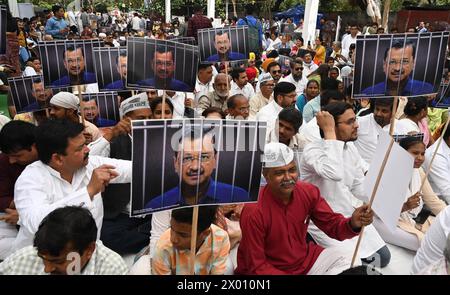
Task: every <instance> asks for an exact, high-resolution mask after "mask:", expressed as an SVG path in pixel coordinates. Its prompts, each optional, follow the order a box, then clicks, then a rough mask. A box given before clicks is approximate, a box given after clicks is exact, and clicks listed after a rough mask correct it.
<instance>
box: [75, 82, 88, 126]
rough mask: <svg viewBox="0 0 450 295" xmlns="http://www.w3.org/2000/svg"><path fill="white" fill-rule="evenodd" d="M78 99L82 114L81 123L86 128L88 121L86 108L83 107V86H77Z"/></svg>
mask: <svg viewBox="0 0 450 295" xmlns="http://www.w3.org/2000/svg"><path fill="white" fill-rule="evenodd" d="M77 92H78V98H79V99H80V112H81V123H82V124H83V126H86V124H85V123H86V121H85V118H84V107H83V94H82V93H81V92H82V91H81V86H80V85H77Z"/></svg>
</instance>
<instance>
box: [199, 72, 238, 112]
mask: <svg viewBox="0 0 450 295" xmlns="http://www.w3.org/2000/svg"><path fill="white" fill-rule="evenodd" d="M213 88H214V91H213V92H209V93H208V94H205V95H201V96H200V98H199V99H198V103H197V108H198V110H199V112H200V113H201V112H203V111H204V110H206V109H207V108H209V107H216V108H220V109H221V110H222V111H225V110H226V109H227V104H226V101H227V98H228V96H229V94H230V93H229V92H230V79H229V77H228V76H227V75H226V74H222V73H221V74H217V76H216V77H215V78H214V84H213Z"/></svg>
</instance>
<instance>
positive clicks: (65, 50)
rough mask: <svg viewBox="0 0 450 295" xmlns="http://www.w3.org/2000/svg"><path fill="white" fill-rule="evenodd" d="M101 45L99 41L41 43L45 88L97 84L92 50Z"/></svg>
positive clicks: (40, 52)
mask: <svg viewBox="0 0 450 295" xmlns="http://www.w3.org/2000/svg"><path fill="white" fill-rule="evenodd" d="M101 45H102V43H101V42H100V41H99V40H98V39H93V40H55V41H46V42H39V43H38V46H39V55H40V57H41V63H42V69H43V72H44V81H45V86H46V87H50V88H61V87H67V86H72V85H85V84H91V83H96V82H97V78H96V76H95V66H94V60H93V56H92V55H93V54H92V49H93V48H95V47H100V46H101Z"/></svg>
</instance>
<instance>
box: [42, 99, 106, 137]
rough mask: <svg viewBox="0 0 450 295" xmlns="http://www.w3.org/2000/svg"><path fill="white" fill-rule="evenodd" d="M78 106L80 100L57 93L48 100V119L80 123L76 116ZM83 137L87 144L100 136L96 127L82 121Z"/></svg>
mask: <svg viewBox="0 0 450 295" xmlns="http://www.w3.org/2000/svg"><path fill="white" fill-rule="evenodd" d="M79 106H80V99H79V98H78V97H77V96H76V95H75V94H73V93H70V92H64V91H61V92H58V93H57V94H56V95H54V96H53V97H52V98H51V99H50V118H52V119H60V120H62V119H67V120H70V121H72V122H74V123H78V122H79V123H81V122H83V119H82V117H81V116H79V115H78V110H79ZM83 123H84V132H83V135H84V136H85V138H86V141H87V143H91V142H93V141H96V140H97V139H99V138H100V136H101V134H100V131H99V130H98V128H97V126H95V125H94V124H92V123H91V122H89V121H88V120H84V122H83Z"/></svg>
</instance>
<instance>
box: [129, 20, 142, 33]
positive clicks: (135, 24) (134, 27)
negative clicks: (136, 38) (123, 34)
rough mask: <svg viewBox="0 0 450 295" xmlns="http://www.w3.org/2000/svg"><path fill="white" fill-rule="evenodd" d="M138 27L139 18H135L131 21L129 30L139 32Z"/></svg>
mask: <svg viewBox="0 0 450 295" xmlns="http://www.w3.org/2000/svg"><path fill="white" fill-rule="evenodd" d="M140 25H141V19H140V18H139V17H137V16H135V17H133V18H132V19H131V28H132V29H133V30H135V31H139V30H140Z"/></svg>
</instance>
